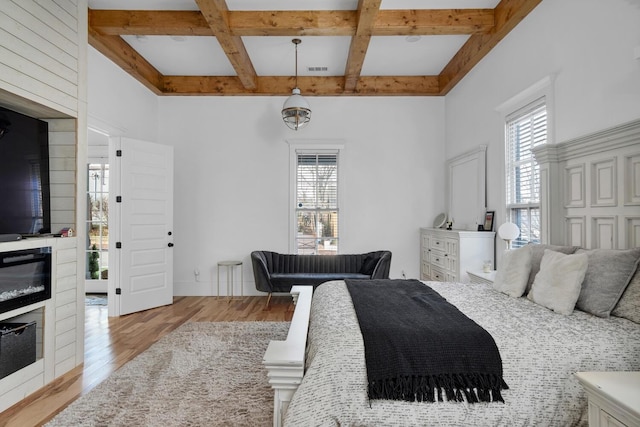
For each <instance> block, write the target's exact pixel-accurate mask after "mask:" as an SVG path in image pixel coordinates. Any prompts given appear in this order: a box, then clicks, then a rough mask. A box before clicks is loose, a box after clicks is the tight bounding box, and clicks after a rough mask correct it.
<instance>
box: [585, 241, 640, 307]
mask: <svg viewBox="0 0 640 427" xmlns="http://www.w3.org/2000/svg"><path fill="white" fill-rule="evenodd" d="M578 252H584V253H586V254H587V256H588V257H589V265H588V267H587V273H586V274H585V276H584V281H583V282H582V290H581V291H580V297H578V302H577V303H576V308H577V309H579V310H582V311H586V312H587V313H591V314H593V315H596V316H598V317H609V314H611V310H613V308H614V307H615V306H616V304H617V303H618V301H619V300H620V297H621V296H622V294H623V293H624V291H625V289H626V288H627V285H629V281H630V280H631V277H632V276H633V275H634V274H635V272H636V269H637V268H638V262H639V258H640V248H637V249H626V250H620V249H592V250H588V251H583V250H580V251H578Z"/></svg>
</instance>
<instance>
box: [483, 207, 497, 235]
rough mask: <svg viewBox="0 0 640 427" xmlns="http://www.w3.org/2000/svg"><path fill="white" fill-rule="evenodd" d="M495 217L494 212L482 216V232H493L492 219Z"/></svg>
mask: <svg viewBox="0 0 640 427" xmlns="http://www.w3.org/2000/svg"><path fill="white" fill-rule="evenodd" d="M495 216H496V211H487V212H486V213H485V214H484V224H483V225H482V231H493V218H494V217H495Z"/></svg>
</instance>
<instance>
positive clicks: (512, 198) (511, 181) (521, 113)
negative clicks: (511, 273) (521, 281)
mask: <svg viewBox="0 0 640 427" xmlns="http://www.w3.org/2000/svg"><path fill="white" fill-rule="evenodd" d="M546 142H547V106H546V102H545V98H544V97H543V98H540V99H538V100H537V101H534V102H533V103H531V104H529V105H527V106H526V107H524V108H522V109H520V110H518V111H516V112H515V113H513V114H512V115H510V116H508V117H507V118H506V150H507V155H506V173H507V177H506V178H507V179H506V183H507V186H506V190H507V198H506V200H507V217H508V219H509V220H510V221H511V222H513V223H515V224H516V225H518V227H520V236H519V237H518V238H517V239H516V240H515V241H513V242H512V246H513V247H514V248H517V247H520V246H523V245H526V244H527V243H540V168H539V166H538V164H537V163H536V161H535V158H534V156H533V152H532V148H533V147H537V146H538V145H541V144H545V143H546Z"/></svg>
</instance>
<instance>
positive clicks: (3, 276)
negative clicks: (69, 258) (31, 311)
mask: <svg viewBox="0 0 640 427" xmlns="http://www.w3.org/2000/svg"><path fill="white" fill-rule="evenodd" d="M49 298H51V246H47V247H44V248H36V249H23V250H18V251H10V252H0V313H5V312H7V311H10V310H14V309H16V308H20V307H24V306H27V305H29V304H33V303H36V302H39V301H45V300H47V299H49Z"/></svg>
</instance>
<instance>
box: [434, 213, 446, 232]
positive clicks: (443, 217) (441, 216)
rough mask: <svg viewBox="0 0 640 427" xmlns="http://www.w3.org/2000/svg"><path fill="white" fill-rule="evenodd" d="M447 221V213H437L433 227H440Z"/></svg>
mask: <svg viewBox="0 0 640 427" xmlns="http://www.w3.org/2000/svg"><path fill="white" fill-rule="evenodd" d="M446 223H447V214H446V213H441V214H438V216H437V217H436V219H434V220H433V228H442V227H444V225H445V224H446Z"/></svg>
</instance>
